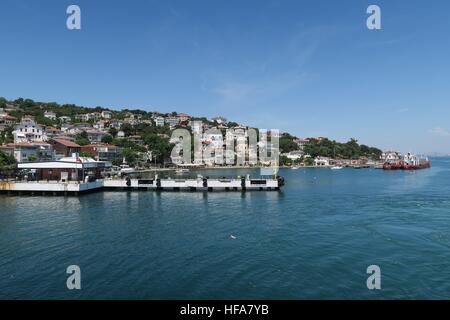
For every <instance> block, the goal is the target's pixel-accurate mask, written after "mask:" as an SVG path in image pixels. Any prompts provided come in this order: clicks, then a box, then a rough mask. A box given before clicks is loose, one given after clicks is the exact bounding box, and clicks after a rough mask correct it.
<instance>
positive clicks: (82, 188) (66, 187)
mask: <svg viewBox="0 0 450 320" xmlns="http://www.w3.org/2000/svg"><path fill="white" fill-rule="evenodd" d="M283 185H284V180H283V178H281V177H278V178H270V179H252V178H249V177H244V178H230V179H219V178H197V179H159V178H158V177H156V178H153V179H130V178H127V179H99V180H96V181H93V182H82V181H79V182H75V181H64V182H63V181H12V180H11V181H0V193H6V194H18V195H33V196H41V195H42V196H51V195H54V196H56V195H64V196H69V195H81V194H84V193H88V192H96V191H173V192H177V191H179V192H181V191H185V192H198V191H201V192H212V191H240V192H245V191H277V190H280V188H281V187H282V186H283Z"/></svg>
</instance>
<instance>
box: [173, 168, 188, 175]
mask: <svg viewBox="0 0 450 320" xmlns="http://www.w3.org/2000/svg"><path fill="white" fill-rule="evenodd" d="M188 172H189V169H185V168H180V169H176V170H175V174H185V173H188Z"/></svg>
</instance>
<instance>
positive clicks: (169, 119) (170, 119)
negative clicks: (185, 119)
mask: <svg viewBox="0 0 450 320" xmlns="http://www.w3.org/2000/svg"><path fill="white" fill-rule="evenodd" d="M179 122H180V120H179V118H178V117H167V118H166V123H167V124H168V125H169V126H170V127H171V128H173V127H175V126H176V125H178V123H179Z"/></svg>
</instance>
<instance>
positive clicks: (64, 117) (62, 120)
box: [58, 116, 72, 123]
mask: <svg viewBox="0 0 450 320" xmlns="http://www.w3.org/2000/svg"><path fill="white" fill-rule="evenodd" d="M58 119H59V121H60V122H61V123H70V122H72V118H71V117H68V116H62V117H59V118H58Z"/></svg>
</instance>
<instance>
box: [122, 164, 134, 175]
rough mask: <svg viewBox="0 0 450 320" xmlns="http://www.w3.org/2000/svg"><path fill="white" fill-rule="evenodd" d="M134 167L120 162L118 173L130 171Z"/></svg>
mask: <svg viewBox="0 0 450 320" xmlns="http://www.w3.org/2000/svg"><path fill="white" fill-rule="evenodd" d="M134 171H135V170H134V168H131V167H130V166H128V165H126V164H122V165H121V166H120V173H125V174H126V173H132V172H134Z"/></svg>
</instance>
